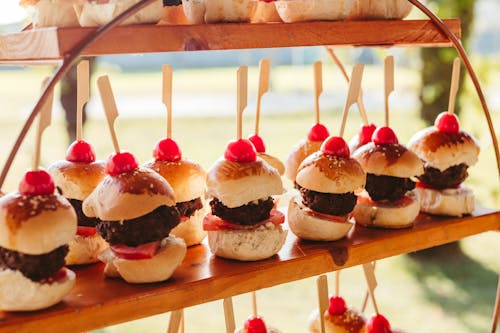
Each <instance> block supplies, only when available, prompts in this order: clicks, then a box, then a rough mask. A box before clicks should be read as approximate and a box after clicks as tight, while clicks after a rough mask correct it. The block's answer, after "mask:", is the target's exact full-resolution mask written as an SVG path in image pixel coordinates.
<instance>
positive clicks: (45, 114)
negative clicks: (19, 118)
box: [33, 78, 54, 170]
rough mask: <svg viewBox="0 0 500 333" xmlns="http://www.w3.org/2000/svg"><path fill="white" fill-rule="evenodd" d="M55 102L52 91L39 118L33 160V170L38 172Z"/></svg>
mask: <svg viewBox="0 0 500 333" xmlns="http://www.w3.org/2000/svg"><path fill="white" fill-rule="evenodd" d="M49 80H50V78H46V79H45V80H43V84H42V91H43V90H44V89H45V87H46V86H47V84H48V83H49ZM53 101H54V91H51V92H50V94H49V97H48V98H47V102H45V104H44V105H43V106H42V108H41V110H40V115H39V116H38V117H39V119H38V128H37V131H36V143H35V156H34V158H33V170H38V167H39V166H40V150H41V148H42V135H43V132H44V131H45V129H46V128H47V127H49V126H50V121H51V118H52V103H53Z"/></svg>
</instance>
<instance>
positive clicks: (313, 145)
mask: <svg viewBox="0 0 500 333" xmlns="http://www.w3.org/2000/svg"><path fill="white" fill-rule="evenodd" d="M322 144H323V142H322V141H309V140H302V141H301V142H299V143H298V144H297V145H296V146H294V147H293V148H292V151H291V152H290V154H288V157H287V158H286V162H285V165H286V170H285V175H286V176H287V177H288V179H290V180H291V181H295V178H296V176H297V169H298V168H299V165H300V163H302V161H303V160H304V159H305V158H306V157H307V156H309V155H311V154H312V153H314V152H317V151H318V150H319V149H320V148H321V145H322Z"/></svg>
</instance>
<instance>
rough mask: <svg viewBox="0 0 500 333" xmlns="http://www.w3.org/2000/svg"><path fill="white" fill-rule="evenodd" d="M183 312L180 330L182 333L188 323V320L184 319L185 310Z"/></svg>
mask: <svg viewBox="0 0 500 333" xmlns="http://www.w3.org/2000/svg"><path fill="white" fill-rule="evenodd" d="M181 311H182V316H181V327H180V329H179V332H180V333H184V324H185V323H186V320H185V319H184V309H182V310H181Z"/></svg>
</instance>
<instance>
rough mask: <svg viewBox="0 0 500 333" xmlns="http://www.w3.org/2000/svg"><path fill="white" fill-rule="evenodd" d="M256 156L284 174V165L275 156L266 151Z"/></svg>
mask: <svg viewBox="0 0 500 333" xmlns="http://www.w3.org/2000/svg"><path fill="white" fill-rule="evenodd" d="M258 156H259V157H260V158H262V159H263V160H264V161H266V162H267V164H269V165H270V166H272V167H273V168H275V169H276V170H278V173H279V174H280V175H283V174H285V165H284V164H283V162H281V161H280V160H279V159H278V158H277V157H274V156H271V155H269V154H266V153H258Z"/></svg>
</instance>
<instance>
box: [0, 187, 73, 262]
mask: <svg viewBox="0 0 500 333" xmlns="http://www.w3.org/2000/svg"><path fill="white" fill-rule="evenodd" d="M76 226H77V222H76V213H75V211H74V209H73V207H72V206H71V204H70V203H69V202H68V200H66V199H65V198H64V197H63V196H62V195H60V194H58V193H54V194H52V195H43V196H42V195H39V196H24V195H21V194H19V193H11V194H7V195H5V196H3V197H2V198H0V246H1V247H3V248H6V249H9V250H12V251H18V252H22V253H26V254H31V255H40V254H45V253H48V252H51V251H52V250H54V249H56V248H58V247H60V246H62V245H65V244H67V243H69V242H70V241H71V240H72V239H73V237H74V236H75V234H76Z"/></svg>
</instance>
